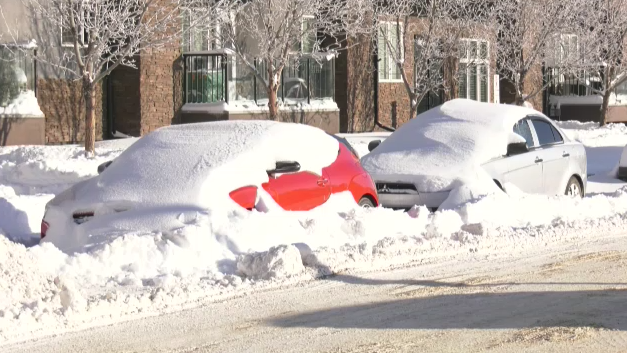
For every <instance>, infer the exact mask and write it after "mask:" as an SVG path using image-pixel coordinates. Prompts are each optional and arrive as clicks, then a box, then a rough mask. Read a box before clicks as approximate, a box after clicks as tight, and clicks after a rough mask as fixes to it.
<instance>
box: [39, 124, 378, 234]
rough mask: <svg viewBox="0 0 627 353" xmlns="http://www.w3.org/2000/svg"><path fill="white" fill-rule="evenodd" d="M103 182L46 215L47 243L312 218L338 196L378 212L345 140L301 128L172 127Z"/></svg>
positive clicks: (142, 144) (78, 190)
mask: <svg viewBox="0 0 627 353" xmlns="http://www.w3.org/2000/svg"><path fill="white" fill-rule="evenodd" d="M98 173H99V174H98V175H97V176H94V177H92V178H90V179H87V180H84V181H82V182H79V183H77V184H75V185H74V186H73V187H72V188H70V189H68V190H66V191H64V192H63V193H61V194H59V195H57V196H56V197H55V198H54V199H52V200H51V201H50V202H49V203H48V204H47V205H46V213H45V215H44V219H43V220H42V227H41V237H42V239H43V238H44V237H45V239H43V240H44V241H51V242H67V241H68V240H69V241H77V240H78V239H79V238H81V237H91V236H93V235H94V234H98V233H103V232H104V233H106V232H110V231H112V230H113V231H120V230H124V231H159V230H161V231H165V230H171V229H176V228H180V227H181V226H182V225H183V224H186V223H185V222H186V221H185V219H186V217H187V216H185V215H186V214H189V213H190V212H191V213H193V212H207V211H209V212H216V211H224V210H229V209H235V208H237V207H240V206H241V207H243V208H245V209H249V210H252V209H258V210H261V211H267V210H271V209H272V207H275V206H277V205H278V206H279V207H280V208H282V209H283V210H287V211H307V210H311V209H313V208H316V207H318V206H320V205H322V204H324V203H325V202H326V201H327V200H329V198H330V197H331V195H332V194H338V193H344V192H349V193H350V195H352V198H353V199H354V200H355V202H356V204H358V205H360V206H362V207H376V206H378V204H379V201H378V197H377V192H376V187H375V185H374V183H373V181H372V179H371V178H370V176H369V175H368V173H366V171H364V169H363V168H362V167H361V164H360V162H359V157H358V156H357V154H356V153H355V151H354V150H353V149H352V147H351V146H350V144H349V143H348V142H347V141H346V140H345V139H343V138H341V137H337V136H334V135H330V134H327V133H325V132H324V131H322V130H320V129H318V128H315V127H312V126H308V125H303V124H293V123H279V122H272V121H224V122H210V123H198V124H185V125H173V126H169V127H164V128H161V129H158V130H156V131H154V132H152V133H150V134H148V135H146V136H144V137H142V138H140V139H138V140H137V141H136V142H134V143H133V144H132V145H131V146H130V147H129V148H128V149H127V150H126V151H124V152H123V153H122V154H121V155H120V156H119V157H117V158H116V159H115V160H113V161H110V162H107V163H104V164H103V165H101V166H100V167H98Z"/></svg>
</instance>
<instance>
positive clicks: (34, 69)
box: [33, 49, 37, 97]
mask: <svg viewBox="0 0 627 353" xmlns="http://www.w3.org/2000/svg"><path fill="white" fill-rule="evenodd" d="M33 91H34V92H35V97H37V49H34V50H33Z"/></svg>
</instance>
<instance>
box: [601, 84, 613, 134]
mask: <svg viewBox="0 0 627 353" xmlns="http://www.w3.org/2000/svg"><path fill="white" fill-rule="evenodd" d="M611 95H612V92H611V91H610V90H606V91H605V93H604V94H603V104H601V115H600V116H599V124H600V125H601V126H604V125H605V124H607V107H608V105H609V104H610V96H611Z"/></svg>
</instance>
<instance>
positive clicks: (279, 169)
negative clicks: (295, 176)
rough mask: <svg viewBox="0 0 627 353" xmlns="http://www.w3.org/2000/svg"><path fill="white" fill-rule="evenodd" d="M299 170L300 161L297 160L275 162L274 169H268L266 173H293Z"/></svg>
mask: <svg viewBox="0 0 627 353" xmlns="http://www.w3.org/2000/svg"><path fill="white" fill-rule="evenodd" d="M299 170H300V163H298V162H276V166H275V168H274V169H271V170H268V175H273V174H283V173H295V172H298V171H299Z"/></svg>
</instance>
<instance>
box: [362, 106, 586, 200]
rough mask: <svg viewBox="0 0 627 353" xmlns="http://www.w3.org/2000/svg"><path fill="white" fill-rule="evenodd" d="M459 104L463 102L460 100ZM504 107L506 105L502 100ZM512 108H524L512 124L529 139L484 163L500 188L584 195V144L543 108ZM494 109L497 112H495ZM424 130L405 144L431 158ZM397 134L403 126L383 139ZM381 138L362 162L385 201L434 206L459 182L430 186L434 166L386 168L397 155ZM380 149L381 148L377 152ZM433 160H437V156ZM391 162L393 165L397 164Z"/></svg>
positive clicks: (433, 123)
mask: <svg viewBox="0 0 627 353" xmlns="http://www.w3.org/2000/svg"><path fill="white" fill-rule="evenodd" d="M457 104H458V105H459V103H457ZM471 107H472V106H471ZM500 107H503V106H502V105H501V106H500ZM480 108H481V109H482V112H483V113H485V114H493V115H495V116H498V109H503V108H499V106H498V105H496V104H484V105H482V106H480ZM507 109H510V108H507ZM511 109H513V110H512V111H514V112H520V113H521V114H520V116H518V117H515V119H511V121H512V122H513V123H512V124H513V128H512V129H513V132H514V133H516V134H517V135H519V136H520V137H522V138H523V139H524V141H525V142H522V139H519V141H515V142H507V141H504V142H503V144H504V145H503V148H502V150H503V151H506V153H503V154H502V155H499V156H496V157H494V158H491V159H490V160H488V161H485V162H483V163H481V164H480V167H481V169H483V170H485V172H487V174H488V175H489V176H490V177H491V178H492V179H493V181H494V183H496V185H497V186H498V187H500V188H501V189H503V188H504V186H505V185H507V184H513V185H514V186H516V187H517V188H518V189H520V190H521V191H523V192H525V193H532V194H546V195H564V194H565V195H571V196H573V197H583V196H584V194H585V190H586V184H587V160H586V151H585V148H584V146H583V145H582V144H580V143H578V142H576V141H572V140H570V139H569V138H568V136H566V135H565V134H564V133H563V132H562V131H561V130H560V128H559V127H558V126H557V125H556V124H555V123H554V122H553V121H552V120H550V119H549V118H547V117H546V116H544V115H543V114H541V113H540V112H536V111H532V110H524V109H522V108H521V109H520V110H519V111H518V110H516V109H515V108H511ZM491 110H494V111H493V112H491ZM415 119H421V116H420V115H419V116H418V117H416V118H415ZM441 121H442V128H443V129H446V128H447V126H445V125H444V124H450V119H442V120H441ZM410 123H411V121H410ZM438 123H439V122H438V120H437V119H433V120H432V121H430V122H429V123H428V124H426V125H428V128H429V129H432V130H431V131H441V130H438V126H437V124H438ZM509 126H511V125H509ZM401 128H402V127H401ZM420 131H422V130H420V129H416V131H415V132H414V134H415V135H418V136H416V137H415V140H412V141H409V142H405V148H407V149H408V150H409V149H413V151H414V152H416V153H419V154H420V156H421V159H422V160H426V159H431V158H432V154H431V151H430V148H427V147H425V148H423V147H421V141H420V139H421V138H423V139H424V138H425V137H424V136H419V132H420ZM451 131H454V130H451ZM510 131H511V130H510ZM397 133H399V131H397V132H394V133H392V135H390V137H388V138H387V139H386V141H384V142H388V141H387V140H390V139H392V138H393V137H394V135H395V134H397ZM490 133H491V132H490V131H487V132H486V134H485V136H488V138H489V137H490ZM467 137H468V136H459V137H457V136H447V137H446V140H447V141H457V140H463V139H464V138H467ZM397 140H398V139H397ZM406 140H407V139H406ZM380 143H381V141H380V140H376V141H372V142H371V143H370V145H369V146H368V149H369V150H370V151H371V152H372V151H374V152H372V153H370V154H368V155H366V156H364V157H363V159H362V164H363V165H364V168H365V169H366V170H367V171H369V172H370V173H371V175H372V177H373V179H374V181H375V183H376V185H377V191H378V194H379V200H380V203H381V205H382V206H384V207H390V208H395V209H408V208H411V207H413V206H414V205H418V206H421V205H424V206H426V207H428V208H430V209H437V208H438V207H440V205H441V204H442V203H443V202H444V201H445V200H446V199H447V198H448V197H449V193H450V192H451V190H452V188H453V187H455V184H454V183H452V184H448V185H445V184H442V185H445V186H443V187H440V188H439V189H438V188H437V187H436V188H434V187H428V186H425V185H428V184H429V182H430V180H427V181H425V180H426V179H431V180H433V179H437V177H435V178H434V177H432V174H430V172H431V171H430V170H428V169H430V168H426V167H424V168H423V170H422V171H420V172H419V173H416V169H415V168H414V170H413V171H412V172H411V173H412V175H407V174H408V173H403V172H402V171H401V172H399V170H394V171H390V172H386V170H385V169H384V168H381V167H380V166H382V165H386V163H387V162H388V161H389V159H391V158H393V156H392V153H388V149H389V148H382V149H381V147H384V146H383V145H381V147H379V148H378V145H379V144H380ZM429 143H431V142H429ZM505 145H507V146H505ZM385 147H388V146H385ZM505 147H506V148H505ZM377 149H381V150H380V151H377ZM420 149H422V151H420ZM377 152H378V153H377ZM392 152H394V153H395V154H396V155H398V152H399V151H398V150H394V151H392ZM408 153H410V152H408ZM386 154H387V155H388V156H386ZM459 154H463V151H459ZM371 155H373V156H372V158H370V157H371ZM386 158H387V159H386ZM432 159H435V160H437V158H432ZM371 160H372V161H371ZM458 160H459V159H458ZM414 163H415V162H414ZM387 164H388V165H394V163H387ZM397 164H398V163H397ZM408 164H410V162H408ZM436 164H437V165H436V166H434V168H436V167H437V168H440V169H442V168H443V167H444V168H443V169H447V168H449V169H450V170H454V169H455V168H456V166H455V165H450V166H446V165H444V166H443V165H442V164H446V161H443V162H442V161H441V160H440V161H437V163H436ZM369 168H371V169H369ZM416 174H421V175H416ZM432 184H433V183H432Z"/></svg>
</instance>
